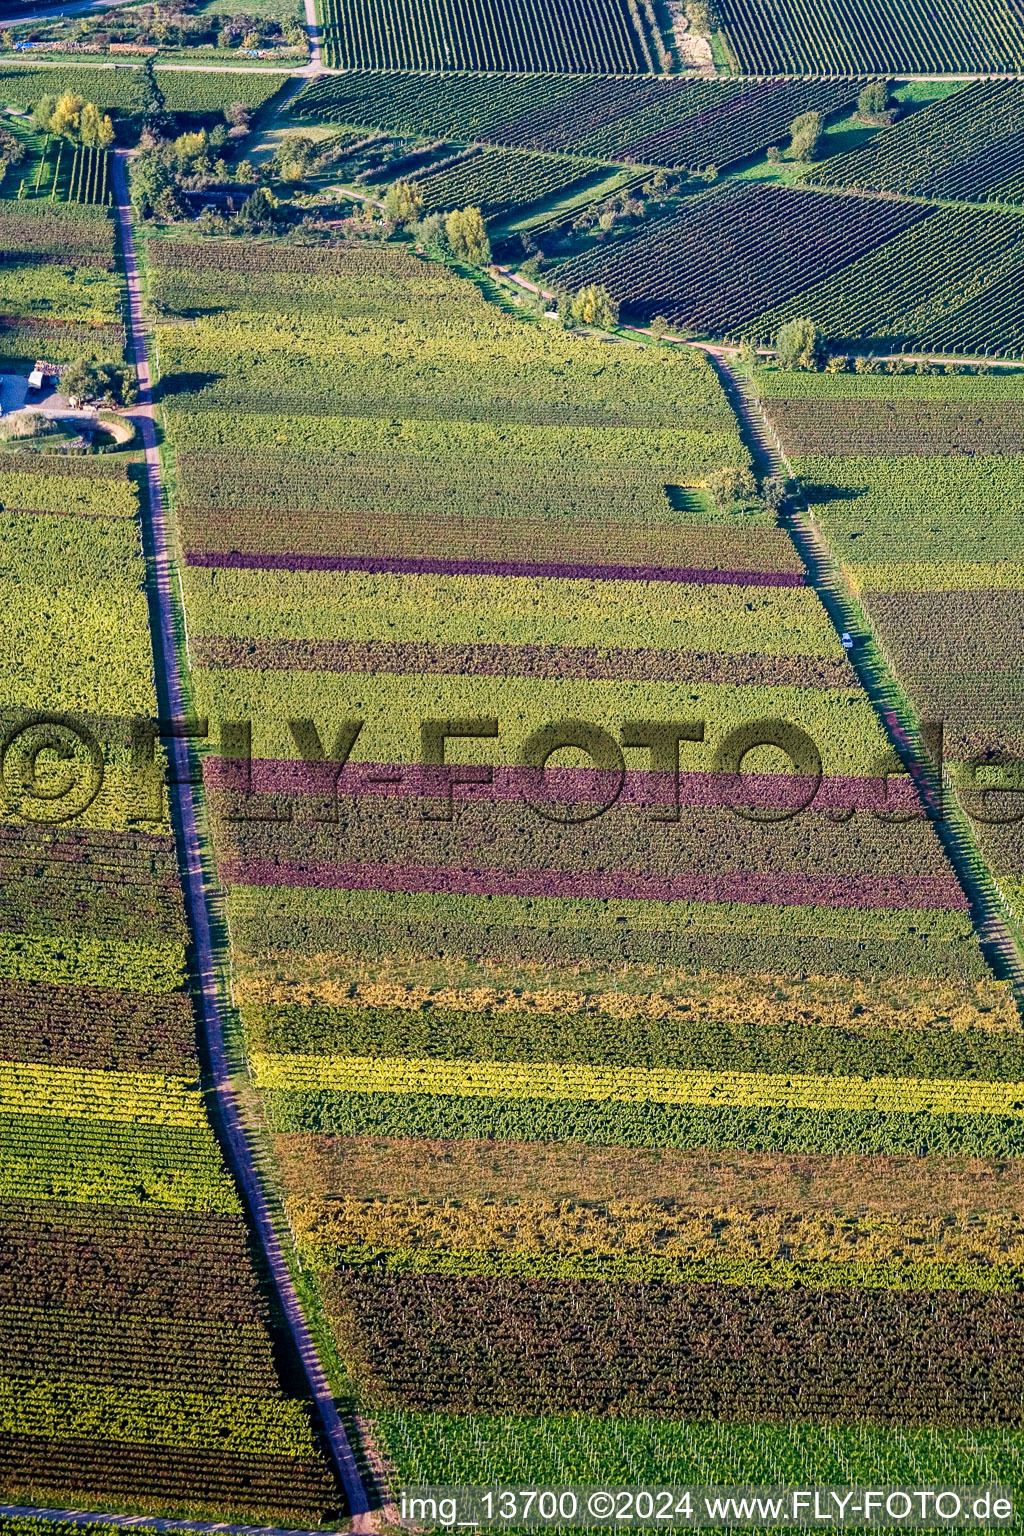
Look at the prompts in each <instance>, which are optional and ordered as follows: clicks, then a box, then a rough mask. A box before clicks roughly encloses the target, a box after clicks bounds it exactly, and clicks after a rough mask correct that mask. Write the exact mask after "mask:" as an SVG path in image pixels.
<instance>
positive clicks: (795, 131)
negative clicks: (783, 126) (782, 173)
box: [786, 112, 824, 162]
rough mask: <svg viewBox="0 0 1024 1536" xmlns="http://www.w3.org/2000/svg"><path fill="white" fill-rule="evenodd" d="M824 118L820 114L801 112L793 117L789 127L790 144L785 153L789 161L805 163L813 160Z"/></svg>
mask: <svg viewBox="0 0 1024 1536" xmlns="http://www.w3.org/2000/svg"><path fill="white" fill-rule="evenodd" d="M823 123H824V118H823V117H822V115H821V113H820V112H801V113H800V115H799V117H794V119H793V122H792V125H791V127H790V130H789V132H790V143H789V148H788V149H787V151H786V157H787V159H789V160H799V161H801V162H805V161H807V160H813V159H814V153H815V150H816V149H817V147H818V140H819V139H820V138H821V129H822V125H823Z"/></svg>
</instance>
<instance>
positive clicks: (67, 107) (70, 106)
mask: <svg viewBox="0 0 1024 1536" xmlns="http://www.w3.org/2000/svg"><path fill="white" fill-rule="evenodd" d="M87 105H88V103H87V101H86V99H85V97H84V96H77V95H76V94H75V92H74V91H65V92H64V94H63V96H61V97H60V98H59V100H58V102H57V104H56V106H55V107H54V109H53V116H52V117H51V118H50V122H49V127H48V131H49V132H50V133H52V134H53V136H54V138H55V139H77V138H78V136H79V130H80V128H81V122H82V111H83V109H84V108H85V107H86V106H87ZM95 110H96V108H95V107H93V111H94V112H95Z"/></svg>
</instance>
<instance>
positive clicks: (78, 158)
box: [3, 139, 114, 254]
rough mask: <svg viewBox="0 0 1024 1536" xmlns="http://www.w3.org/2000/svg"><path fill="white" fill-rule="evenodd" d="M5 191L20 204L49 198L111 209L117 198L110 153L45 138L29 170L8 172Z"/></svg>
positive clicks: (21, 167) (19, 168)
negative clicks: (115, 196)
mask: <svg viewBox="0 0 1024 1536" xmlns="http://www.w3.org/2000/svg"><path fill="white" fill-rule="evenodd" d="M3 190H4V191H5V193H6V194H7V196H8V197H10V198H11V199H14V200H17V201H19V202H20V201H23V200H26V199H30V200H33V201H35V200H37V199H39V198H49V199H50V201H51V202H64V203H98V204H99V205H100V206H109V205H110V204H111V203H112V202H113V196H114V194H113V187H112V183H111V155H110V151H109V150H106V149H95V148H83V147H82V146H81V145H79V144H66V143H64V142H63V141H62V140H56V141H55V140H52V139H46V140H45V142H43V144H42V145H41V146H40V149H39V151H38V153H37V154H36V155H34V156H33V160H32V164H31V166H30V167H29V168H28V170H26V168H25V165H24V163H22V164H21V165H17V166H12V167H10V168H9V169H8V173H7V175H6V177H5V178H4V184H3ZM55 254H57V253H55Z"/></svg>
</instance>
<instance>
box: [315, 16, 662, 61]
mask: <svg viewBox="0 0 1024 1536" xmlns="http://www.w3.org/2000/svg"><path fill="white" fill-rule="evenodd" d="M652 14H653V13H651V12H650V10H649V7H648V6H645V5H644V4H643V0H640V4H638V3H637V0H564V4H563V5H562V7H561V8H560V10H559V12H558V14H557V16H556V15H554V14H552V13H551V12H550V11H548V10H546V9H545V8H544V7H543V6H542V5H540V4H538V3H537V0H506V3H505V4H503V5H500V6H499V5H497V4H493V3H488V4H487V5H485V6H483V7H481V6H477V5H472V4H470V3H469V0H430V3H429V4H427V5H419V6H416V5H412V4H411V3H409V0H374V3H373V4H372V5H369V6H364V5H357V4H354V3H353V0H321V15H322V18H323V29H324V44H325V55H326V59H327V63H328V65H329V66H330V67H331V68H334V69H374V70H388V69H426V70H431V69H437V70H443V69H459V70H461V69H466V70H513V71H516V72H522V73H527V74H532V73H543V72H551V73H566V74H588V73H596V74H605V73H606V74H637V73H640V74H643V73H648V74H649V73H653V71H654V68H655V64H654V59H653V58H652V54H651V46H652V40H651V38H650V36H649V26H650V24H649V22H648V19H647V17H648V15H652Z"/></svg>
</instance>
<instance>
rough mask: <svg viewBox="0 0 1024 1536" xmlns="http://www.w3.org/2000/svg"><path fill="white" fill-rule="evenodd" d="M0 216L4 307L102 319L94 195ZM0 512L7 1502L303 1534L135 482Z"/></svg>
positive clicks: (0, 1432) (110, 293)
mask: <svg viewBox="0 0 1024 1536" xmlns="http://www.w3.org/2000/svg"><path fill="white" fill-rule="evenodd" d="M0 230H2V241H3V245H4V246H5V248H6V250H7V259H6V261H5V264H4V267H3V280H4V282H7V283H10V285H11V286H10V287H9V289H8V298H7V299H6V300H5V303H4V309H5V313H9V312H10V310H9V306H13V305H14V304H16V303H17V304H20V307H21V309H22V311H23V312H26V311H29V310H31V311H32V312H33V315H32V317H33V318H35V317H36V315H37V314H42V313H45V312H46V311H47V309H48V308H49V309H52V308H53V307H55V306H57V305H59V307H60V310H61V313H62V316H64V317H65V319H66V323H67V324H68V326H71V325H77V326H79V327H81V328H83V330H84V328H85V327H87V326H88V324H89V322H90V320H91V318H92V317H93V316H94V315H95V314H96V313H97V312H98V310H100V309H102V310H103V313H104V317H105V319H107V320H108V321H109V319H110V317H111V315H112V314H116V313H117V310H118V307H119V304H120V292H119V285H118V280H117V277H116V276H115V273H114V270H113V256H114V246H113V226H112V223H111V221H110V218H109V215H108V214H107V213H106V212H105V211H101V210H98V209H95V208H92V207H88V208H87V207H82V206H78V205H74V204H71V205H67V204H62V203H59V202H58V203H51V202H49V201H42V200H40V201H38V202H37V201H33V200H28V201H14V202H7V203H5V204H3V205H2V208H0ZM48 253H53V254H59V255H60V256H61V259H63V260H65V261H69V262H70V261H73V260H75V259H80V260H81V263H82V264H81V266H79V267H75V268H72V271H73V281H68V279H67V278H66V277H63V279H62V285H60V286H56V287H55V286H54V285H53V284H52V283H51V284H50V286H49V287H47V286H46V282H47V280H48V279H49V278H50V277H51V276H52V275H53V274H58V275H61V268H59V267H57V266H54V265H49V264H47V263H46V261H45V256H46V254H48ZM29 255H34V256H35V258H36V265H34V266H33V265H32V264H31V262H30V261H27V260H24V258H26V257H28V256H29ZM19 259H20V260H21V264H19ZM33 274H35V275H36V276H38V277H39V278H40V286H39V287H38V288H33V287H32V286H31V283H30V279H31V278H32V275H33ZM97 285H98V288H99V291H100V292H102V294H103V295H104V296H105V297H104V301H103V303H102V304H100V303H99V300H98V299H97ZM42 334H44V335H45V331H42ZM0 504H2V507H3V511H2V512H0V523H2V528H0V534H2V538H3V545H4V552H5V553H4V566H5V570H4V574H5V578H6V580H5V582H4V587H3V596H2V598H0V610H2V617H3V625H2V640H0V665H2V667H3V672H4V679H5V689H4V699H3V707H2V729H3V734H4V744H5V756H4V760H3V775H2V777H3V795H2V800H0V1019H2V1021H3V1028H2V1030H0V1144H2V1157H0V1170H2V1171H0V1232H2V1238H0V1249H2V1253H3V1258H2V1261H0V1315H2V1318H3V1330H2V1343H0V1464H2V1474H0V1483H2V1487H3V1494H4V1498H5V1500H7V1501H8V1502H11V1503H33V1502H44V1503H53V1504H56V1505H58V1506H60V1505H70V1506H72V1507H76V1508H82V1507H83V1506H84V1507H87V1508H88V1507H90V1506H98V1507H100V1508H103V1507H111V1506H113V1507H114V1508H115V1509H120V1510H125V1511H127V1510H130V1511H137V1512H147V1511H149V1512H158V1513H166V1512H178V1513H181V1514H192V1515H197V1514H199V1515H204V1514H205V1515H212V1516H214V1517H215V1518H218V1519H223V1518H225V1517H227V1518H235V1519H241V1520H248V1521H262V1522H268V1521H270V1522H272V1521H281V1520H292V1521H295V1522H297V1523H301V1524H309V1523H314V1522H316V1521H318V1520H319V1519H320V1518H321V1517H322V1515H324V1514H325V1513H328V1512H331V1513H333V1512H334V1511H335V1510H336V1509H337V1508H338V1501H339V1494H338V1491H337V1490H336V1488H335V1487H334V1484H333V1481H332V1479H331V1476H330V1474H329V1472H328V1470H327V1466H326V1463H325V1462H324V1460H323V1458H322V1455H321V1452H320V1450H319V1447H318V1444H317V1441H316V1438H315V1434H314V1430H313V1424H312V1421H311V1416H310V1411H309V1407H308V1405H307V1404H306V1403H305V1402H304V1401H303V1400H302V1399H301V1398H300V1397H297V1396H296V1395H295V1391H294V1388H293V1387H292V1385H291V1377H290V1368H289V1367H288V1366H287V1365H285V1366H284V1367H283V1369H284V1372H285V1374H284V1375H282V1363H281V1360H282V1357H281V1353H280V1351H281V1340H280V1330H281V1323H280V1320H279V1318H278V1316H277V1314H276V1312H275V1309H274V1304H273V1302H272V1300H271V1296H270V1294H269V1292H268V1290H267V1287H266V1284H265V1281H264V1279H263V1276H262V1274H261V1272H260V1271H259V1269H258V1267H257V1265H256V1264H255V1262H254V1259H253V1254H252V1249H251V1245H250V1238H249V1234H248V1232H247V1228H246V1222H245V1218H244V1216H243V1213H242V1207H241V1202H240V1200H239V1197H238V1194H237V1191H236V1189H235V1185H234V1182H233V1179H232V1177H231V1176H230V1174H229V1172H228V1170H227V1168H226V1166H225V1164H224V1160H223V1157H222V1154H221V1151H220V1147H219V1145H218V1142H217V1140H216V1138H215V1136H214V1132H213V1128H212V1125H211V1123H210V1120H209V1119H208V1117H207V1112H206V1101H205V1096H204V1090H203V1084H202V1082H201V1069H200V1061H199V1053H198V1049H197V1039H196V1021H195V1016H194V1013H193V1005H192V1000H191V998H190V996H189V992H188V988H187V977H186V961H185V955H186V944H187V941H188V933H187V927H186V919H185V912H184V908H183V903H182V895H181V890H180V887H179V883H178V869H177V861H176V855H175V847H174V840H173V837H172V836H171V833H170V829H169V827H168V826H167V825H166V823H164V822H163V820H162V818H161V816H160V815H159V813H156V814H154V812H153V811H152V810H151V809H148V803H142V804H140V791H139V786H138V772H137V765H135V766H133V755H132V754H133V748H132V745H131V725H130V722H131V720H132V718H133V717H142V718H145V719H151V718H153V717H154V716H155V715H156V714H157V701H156V693H155V683H154V675H153V659H152V651H151V644H150V631H149V611H148V605H147V599H146V591H145V570H146V567H145V559H144V555H143V550H142V540H141V529H140V525H139V512H140V507H139V487H138V479H137V473H136V472H135V471H134V470H133V468H132V466H131V464H130V463H129V466H128V467H127V468H126V467H125V466H124V463H123V462H118V461H117V460H116V459H108V458H104V459H95V458H76V457H69V456H66V455H62V454H53V455H45V456H44V455H24V454H19V453H18V452H5V453H4V454H2V455H0ZM40 711H42V712H44V720H45V717H46V714H47V712H50V711H55V712H56V714H57V716H58V717H59V719H60V720H65V721H66V720H68V719H69V718H70V719H71V720H73V721H74V727H73V729H72V728H68V727H63V726H57V727H56V729H57V735H56V737H54V727H51V726H47V725H45V724H33V723H32V722H33V720H37V719H38V714H39V712H40ZM83 733H88V734H83ZM90 739H91V741H92V743H93V744H94V746H95V750H96V752H98V753H99V762H100V764H101V765H102V771H98V770H97V767H96V759H95V757H94V756H93V755H92V750H93V749H92V747H90V745H89V742H90ZM147 815H148V820H147ZM7 1524H8V1528H9V1529H10V1530H12V1531H13V1530H16V1529H18V1523H17V1522H8V1523H7Z"/></svg>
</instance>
